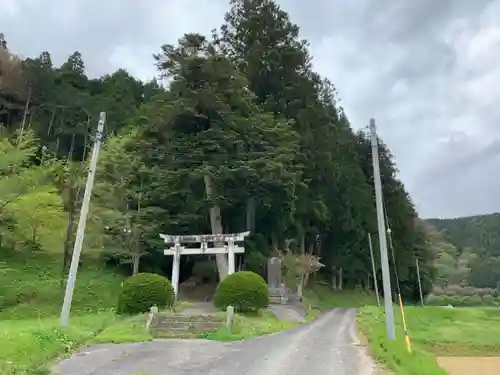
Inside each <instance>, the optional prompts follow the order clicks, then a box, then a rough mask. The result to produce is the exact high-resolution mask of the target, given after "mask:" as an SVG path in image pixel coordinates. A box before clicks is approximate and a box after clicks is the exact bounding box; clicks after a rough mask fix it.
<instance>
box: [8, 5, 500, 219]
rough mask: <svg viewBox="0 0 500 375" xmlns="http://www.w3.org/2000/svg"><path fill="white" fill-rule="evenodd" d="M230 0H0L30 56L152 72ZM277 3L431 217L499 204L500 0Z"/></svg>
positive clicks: (358, 123) (213, 21)
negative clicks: (163, 55)
mask: <svg viewBox="0 0 500 375" xmlns="http://www.w3.org/2000/svg"><path fill="white" fill-rule="evenodd" d="M227 3H228V1H225V0H212V1H210V2H208V1H203V0H168V1H162V0H149V1H148V3H147V6H146V5H145V4H141V3H140V2H136V1H132V0H106V1H103V0H100V1H97V0H86V1H78V0H65V1H62V0H50V1H49V0H31V1H30V0H0V9H2V12H1V13H0V31H2V32H4V33H5V34H6V37H7V40H8V42H9V45H10V46H11V48H13V49H14V50H16V51H17V52H19V53H21V54H22V55H24V56H31V55H37V54H39V53H40V52H41V51H43V50H45V49H46V50H49V51H50V52H51V53H52V54H53V57H54V60H55V61H56V62H57V63H61V62H62V61H64V59H65V58H66V57H67V56H68V55H69V54H70V53H71V52H73V51H74V50H77V49H78V50H80V51H81V52H82V53H83V55H84V58H85V62H86V64H87V69H88V71H89V73H90V74H92V75H101V74H104V73H109V72H110V71H113V70H115V69H117V68H120V67H124V68H126V69H128V70H129V71H130V72H131V73H132V74H134V75H136V76H138V77H140V78H149V77H152V76H153V75H155V74H156V72H155V68H154V66H153V61H152V58H151V55H152V54H153V53H156V52H157V51H158V50H159V47H160V45H162V44H164V43H173V42H175V41H176V39H177V38H178V37H180V36H181V35H182V33H184V32H186V31H198V32H202V33H208V32H209V31H210V29H212V28H215V27H217V26H219V25H220V23H221V22H222V17H223V14H224V12H225V11H226V10H227V8H228V6H227ZM280 3H281V4H282V5H283V6H284V8H285V9H286V10H288V11H289V12H290V13H291V16H292V19H293V21H295V22H296V23H298V24H299V25H300V26H301V32H302V35H303V36H304V37H305V38H307V39H308V40H309V41H310V42H311V50H312V54H313V56H314V64H315V68H316V69H317V70H318V71H319V72H320V73H321V74H323V75H324V76H327V77H329V78H330V79H331V80H332V82H334V83H335V85H336V86H337V89H338V91H339V94H340V97H341V105H342V106H343V107H344V108H345V109H346V112H347V114H348V116H349V118H350V119H351V122H352V124H353V127H355V128H361V127H363V126H365V125H366V123H367V121H368V119H369V118H370V117H375V118H376V119H377V123H378V127H379V132H380V135H381V136H382V138H383V139H384V141H385V142H386V143H387V144H388V146H389V147H390V148H391V150H392V151H393V154H394V155H395V157H396V163H397V165H398V167H399V169H400V171H401V178H402V179H403V181H404V182H405V184H406V186H407V188H408V189H409V190H410V192H411V194H412V196H413V199H414V202H415V203H416V205H417V208H418V209H419V212H420V213H421V214H422V215H423V216H424V217H427V216H460V215H468V214H474V213H481V212H491V211H500V198H499V194H498V193H497V192H498V191H500V176H497V175H496V174H495V172H494V171H496V170H500V168H499V167H500V157H499V153H498V151H499V150H498V149H499V144H500V127H499V126H498V122H499V121H500V105H498V103H499V101H500V54H498V52H497V51H498V50H499V47H500V0H475V1H469V0H440V1H435V0H419V1H410V0H401V1H393V0H381V1H371V0H358V1H344V0H315V1H310V2H309V3H307V4H306V3H304V2H303V1H299V0H282V1H281V2H280Z"/></svg>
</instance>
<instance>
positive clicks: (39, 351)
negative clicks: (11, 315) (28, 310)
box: [0, 313, 115, 375]
mask: <svg viewBox="0 0 500 375" xmlns="http://www.w3.org/2000/svg"><path fill="white" fill-rule="evenodd" d="M114 320H115V317H114V314H113V313H99V314H92V315H87V316H80V317H72V319H71V325H70V326H69V327H68V328H61V327H60V324H59V319H58V318H45V319H23V320H2V321H0V374H6V375H14V374H15V375H18V374H19V375H20V374H26V375H28V374H29V375H31V374H43V373H44V372H43V371H44V369H43V366H44V365H45V364H46V363H47V362H48V361H50V360H52V359H54V358H55V357H58V356H62V355H65V354H68V353H71V352H72V351H73V350H75V349H76V348H78V347H80V346H82V345H84V344H86V343H88V342H90V341H91V340H92V339H93V338H94V336H95V335H96V334H98V333H99V332H100V331H101V330H103V329H104V328H105V327H107V326H109V325H111V324H113V322H114Z"/></svg>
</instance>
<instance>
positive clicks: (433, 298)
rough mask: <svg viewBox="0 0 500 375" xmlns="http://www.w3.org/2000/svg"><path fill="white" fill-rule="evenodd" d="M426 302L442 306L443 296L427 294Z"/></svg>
mask: <svg viewBox="0 0 500 375" xmlns="http://www.w3.org/2000/svg"><path fill="white" fill-rule="evenodd" d="M426 302H427V304H428V305H431V306H443V305H444V298H443V296H436V295H434V294H429V295H428V296H427V301H426Z"/></svg>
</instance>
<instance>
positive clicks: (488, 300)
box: [483, 295, 497, 306]
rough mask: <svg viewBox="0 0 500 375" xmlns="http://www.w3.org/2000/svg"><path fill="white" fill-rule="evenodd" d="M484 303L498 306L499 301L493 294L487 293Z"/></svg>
mask: <svg viewBox="0 0 500 375" xmlns="http://www.w3.org/2000/svg"><path fill="white" fill-rule="evenodd" d="M483 305H486V306H496V305H497V301H496V299H495V297H493V296H491V295H486V296H484V297H483Z"/></svg>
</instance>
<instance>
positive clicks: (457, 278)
mask: <svg viewBox="0 0 500 375" xmlns="http://www.w3.org/2000/svg"><path fill="white" fill-rule="evenodd" d="M427 222H428V223H429V224H430V225H431V226H432V227H434V228H435V230H436V231H437V232H439V236H440V237H441V244H440V245H439V246H438V247H439V248H440V252H439V256H438V258H437V260H436V262H437V266H438V267H437V270H438V275H437V280H436V284H437V285H438V286H440V287H448V288H449V287H450V286H455V287H456V286H462V287H465V286H472V287H476V288H492V289H494V288H499V287H500V214H499V213H495V214H490V215H478V216H471V217H461V218H456V219H429V220H427Z"/></svg>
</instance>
